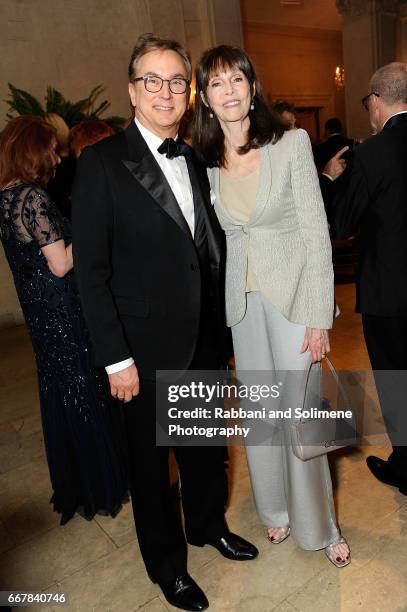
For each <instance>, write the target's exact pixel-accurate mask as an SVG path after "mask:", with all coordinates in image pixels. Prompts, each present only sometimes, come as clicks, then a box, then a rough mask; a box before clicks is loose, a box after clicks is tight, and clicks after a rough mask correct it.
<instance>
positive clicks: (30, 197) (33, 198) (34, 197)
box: [21, 183, 51, 206]
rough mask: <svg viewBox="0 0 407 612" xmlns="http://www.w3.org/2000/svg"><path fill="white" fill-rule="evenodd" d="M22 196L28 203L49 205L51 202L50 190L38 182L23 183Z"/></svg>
mask: <svg viewBox="0 0 407 612" xmlns="http://www.w3.org/2000/svg"><path fill="white" fill-rule="evenodd" d="M21 196H22V198H23V199H24V201H25V202H27V204H32V205H34V206H35V205H37V206H38V205H47V204H49V203H50V202H51V198H50V196H49V194H48V192H47V191H46V190H45V189H44V187H41V185H38V183H24V184H22V185H21Z"/></svg>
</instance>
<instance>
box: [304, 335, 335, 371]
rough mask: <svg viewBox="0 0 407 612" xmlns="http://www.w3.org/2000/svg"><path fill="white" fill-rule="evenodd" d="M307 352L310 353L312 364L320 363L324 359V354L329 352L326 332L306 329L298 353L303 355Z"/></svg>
mask: <svg viewBox="0 0 407 612" xmlns="http://www.w3.org/2000/svg"><path fill="white" fill-rule="evenodd" d="M307 350H308V351H309V352H310V353H311V361H312V363H316V362H317V361H321V359H323V358H324V357H326V354H327V353H329V351H330V350H331V347H330V345H329V335H328V330H326V329H316V328H314V327H307V329H306V330H305V337H304V342H303V343H302V347H301V350H300V353H305V351H307Z"/></svg>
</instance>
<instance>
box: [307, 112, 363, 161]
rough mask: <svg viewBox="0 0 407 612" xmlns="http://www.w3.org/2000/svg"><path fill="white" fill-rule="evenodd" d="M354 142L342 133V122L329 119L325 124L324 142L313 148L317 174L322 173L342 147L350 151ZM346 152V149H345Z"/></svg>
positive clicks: (332, 118)
mask: <svg viewBox="0 0 407 612" xmlns="http://www.w3.org/2000/svg"><path fill="white" fill-rule="evenodd" d="M353 145H354V141H353V140H352V139H351V138H347V137H346V136H344V135H343V133H342V122H341V120H340V119H338V118H337V117H331V118H330V119H328V120H327V121H326V123H325V140H324V141H323V142H321V143H320V144H318V145H315V147H314V159H315V165H316V167H317V170H318V172H322V171H323V170H324V168H325V166H326V164H327V163H328V162H329V160H330V159H332V158H333V157H334V155H336V154H337V153H338V151H340V150H341V149H343V148H344V147H348V148H349V149H352V148H353ZM346 150H348V149H346Z"/></svg>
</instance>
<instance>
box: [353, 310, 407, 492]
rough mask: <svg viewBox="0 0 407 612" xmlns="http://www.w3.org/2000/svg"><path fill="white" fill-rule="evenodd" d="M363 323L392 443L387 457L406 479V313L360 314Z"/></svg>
mask: <svg viewBox="0 0 407 612" xmlns="http://www.w3.org/2000/svg"><path fill="white" fill-rule="evenodd" d="M362 322H363V333H364V336H365V341H366V346H367V350H368V353H369V358H370V363H371V364H372V368H373V370H374V371H376V370H377V371H378V372H377V373H376V374H375V383H376V388H377V393H378V396H379V400H380V406H381V410H382V414H383V418H384V422H385V424H386V427H387V429H388V433H389V437H390V440H391V442H392V445H393V452H392V454H391V455H390V457H389V459H388V460H389V463H390V464H391V466H392V468H393V470H394V471H395V472H396V474H397V475H398V476H399V478H400V479H401V480H402V481H403V482H407V399H406V398H407V384H406V381H407V316H406V317H379V316H373V315H366V314H363V315H362ZM380 370H392V371H393V373H394V374H392V373H390V372H389V375H386V373H384V374H380ZM401 370H404V372H400V371H401ZM397 371H399V372H397Z"/></svg>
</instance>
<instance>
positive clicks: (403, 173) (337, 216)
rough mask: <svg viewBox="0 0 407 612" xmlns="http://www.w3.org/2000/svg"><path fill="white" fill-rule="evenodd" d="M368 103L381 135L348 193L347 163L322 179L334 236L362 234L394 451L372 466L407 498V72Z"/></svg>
mask: <svg viewBox="0 0 407 612" xmlns="http://www.w3.org/2000/svg"><path fill="white" fill-rule="evenodd" d="M362 102H363V104H364V106H365V107H366V109H367V110H368V111H369V115H370V121H371V124H372V126H373V129H374V130H375V132H376V135H375V136H374V137H373V138H370V139H368V140H366V141H365V142H364V143H362V144H361V145H359V146H358V147H357V148H356V149H355V151H354V153H353V156H352V163H351V170H350V174H349V178H348V181H347V182H346V189H345V191H344V193H336V194H335V183H334V182H333V180H332V181H330V178H329V176H330V177H331V179H334V178H335V177H336V176H338V175H339V174H340V173H341V171H342V170H343V167H344V165H343V162H342V161H341V160H340V158H335V159H334V160H332V163H330V164H328V165H327V166H326V168H325V169H324V174H325V176H322V177H321V179H322V180H324V181H325V183H326V185H325V187H326V188H331V190H332V191H331V196H332V197H333V203H332V208H331V210H330V211H329V217H330V224H331V231H332V234H333V236H334V237H335V238H346V237H348V236H350V235H352V234H354V233H355V232H356V231H357V229H358V228H359V232H360V233H359V248H360V254H359V270H358V277H357V293H356V296H357V297H356V310H357V312H361V313H362V321H363V331H364V336H365V341H366V346H367V349H368V352H369V357H370V361H371V364H372V368H373V370H375V371H376V373H375V380H376V387H377V390H378V394H379V399H380V404H381V408H382V413H383V417H384V420H385V423H386V427H387V430H388V433H389V437H390V439H391V442H392V445H393V452H392V453H391V455H390V456H389V458H388V459H387V461H385V460H383V459H380V458H378V457H375V456H371V457H368V458H367V464H368V467H369V469H370V470H371V472H372V473H373V474H374V475H375V476H376V478H378V479H379V480H380V481H382V482H385V483H387V484H390V485H393V486H396V487H398V488H399V490H400V491H401V492H402V493H404V494H405V495H407V410H406V392H407V385H406V380H405V375H406V372H405V371H406V370H407V64H405V63H401V62H394V63H392V64H388V65H386V66H383V67H382V68H380V69H379V70H377V71H376V72H375V74H374V75H373V77H372V79H371V82H370V93H369V94H368V95H367V96H366V97H365V98H364V99H363V101H362ZM379 371H385V372H379ZM403 371H404V372H403Z"/></svg>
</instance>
